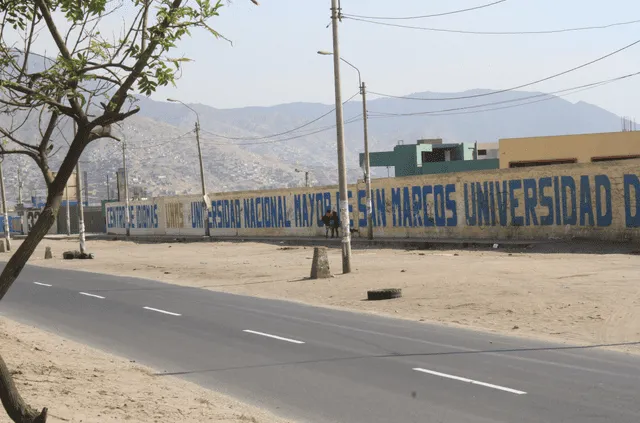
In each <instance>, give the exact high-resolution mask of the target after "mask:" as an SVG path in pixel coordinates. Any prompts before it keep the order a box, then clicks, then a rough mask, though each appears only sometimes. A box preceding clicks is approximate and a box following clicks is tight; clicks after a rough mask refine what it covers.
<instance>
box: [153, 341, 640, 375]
mask: <svg viewBox="0 0 640 423" xmlns="http://www.w3.org/2000/svg"><path fill="white" fill-rule="evenodd" d="M624 346H640V341H637V342H622V343H616V344H593V345H571V346H560V347H540V348H505V349H491V350H474V351H441V352H430V353H415V354H395V353H391V354H378V355H375V354H373V355H358V356H349V357H336V358H327V359H320V360H301V361H292V362H284V363H270V364H257V365H250V366H237V367H225V368H217V369H202V370H187V371H180V372H164V373H155V374H154V376H186V375H192V374H200V373H215V372H225V371H230V370H245V369H257V368H267V367H279V366H295V365H300V364H316V363H331V362H337V361H347V360H362V359H385V358H402V357H435V356H452V355H470V354H508V353H522V352H536V351H566V350H589V349H599V348H607V347H624Z"/></svg>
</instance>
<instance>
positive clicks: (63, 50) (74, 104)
mask: <svg viewBox="0 0 640 423" xmlns="http://www.w3.org/2000/svg"><path fill="white" fill-rule="evenodd" d="M35 3H36V5H37V6H38V9H40V13H41V14H42V17H43V18H44V21H45V23H46V24H47V28H48V29H49V33H50V34H51V37H52V38H53V41H54V42H55V43H56V46H57V47H58V51H59V52H60V55H62V57H63V58H64V59H65V60H67V61H71V60H72V57H71V53H69V50H68V49H67V46H66V45H65V43H64V40H63V39H62V36H61V35H60V33H59V32H58V28H57V27H56V24H55V22H54V21H53V17H52V16H51V12H50V11H49V7H48V6H47V4H46V3H45V1H44V0H35ZM71 85H72V88H74V89H75V87H76V86H77V82H72V83H71ZM67 100H68V101H69V104H71V108H72V109H73V110H74V111H75V112H76V113H77V115H76V116H77V117H78V119H81V120H84V121H86V119H87V117H86V115H85V114H84V112H83V111H82V107H80V104H79V103H78V101H77V100H76V99H75V98H74V97H73V96H68V97H67Z"/></svg>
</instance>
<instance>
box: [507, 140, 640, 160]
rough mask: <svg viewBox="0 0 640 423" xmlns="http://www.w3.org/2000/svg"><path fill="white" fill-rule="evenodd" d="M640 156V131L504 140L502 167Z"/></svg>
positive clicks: (622, 158)
mask: <svg viewBox="0 0 640 423" xmlns="http://www.w3.org/2000/svg"><path fill="white" fill-rule="evenodd" d="M637 158H640V131H631V132H609V133H601V134H582V135H561V136H555V137H532V138H508V139H501V140H500V168H501V169H506V168H514V167H528V166H544V165H552V164H567V163H591V162H603V161H610V160H625V159H637Z"/></svg>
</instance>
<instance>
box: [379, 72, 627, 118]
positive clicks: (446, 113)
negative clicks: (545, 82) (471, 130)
mask: <svg viewBox="0 0 640 423" xmlns="http://www.w3.org/2000/svg"><path fill="white" fill-rule="evenodd" d="M638 75H640V72H637V73H634V74H629V75H625V76H622V77H619V78H614V79H610V80H607V81H601V82H596V83H593V84H587V85H583V86H579V87H573V88H567V89H565V90H560V91H557V92H556V93H564V94H561V95H553V94H552V93H548V94H537V95H533V96H529V97H523V98H520V99H516V100H507V101H503V102H495V103H487V104H482V105H477V106H469V107H460V108H456V109H445V110H433V111H430V112H420V113H415V114H412V113H407V114H391V113H388V114H382V113H381V114H380V115H376V116H371V118H372V119H388V118H393V117H406V116H418V115H430V116H453V115H465V114H473V113H483V112H490V111H495V110H505V109H512V108H515V107H520V106H526V105H529V104H534V103H540V102H543V101H549V100H554V99H557V98H558V97H565V96H568V95H572V94H577V93H579V92H582V91H587V90H590V89H594V88H599V87H601V86H604V85H607V84H610V83H612V82H616V81H619V80H622V79H626V78H631V77H633V76H638ZM568 91H571V92H568ZM538 97H547V98H542V99H538V100H535V101H528V102H525V103H521V104H514V105H510V106H502V107H494V108H490V109H484V110H468V109H472V108H478V107H486V106H490V105H498V104H504V103H507V102H514V101H523V100H527V99H533V98H538ZM373 113H376V112H373Z"/></svg>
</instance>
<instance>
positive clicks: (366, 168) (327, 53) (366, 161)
mask: <svg viewBox="0 0 640 423" xmlns="http://www.w3.org/2000/svg"><path fill="white" fill-rule="evenodd" d="M318 54H320V55H322V56H333V53H331V52H330V51H323V50H320V51H318ZM340 60H342V61H343V62H344V63H346V64H347V65H349V66H351V67H352V68H353V69H355V70H356V72H358V83H359V85H360V94H361V95H362V119H363V122H364V181H365V184H366V189H367V198H366V201H367V238H369V239H373V212H372V210H373V207H372V200H371V162H370V159H369V128H368V123H367V87H366V85H365V83H364V82H362V76H361V74H360V69H358V68H357V67H356V66H355V65H353V64H352V63H351V62H349V61H347V60H345V59H344V58H342V57H340Z"/></svg>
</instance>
